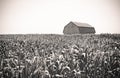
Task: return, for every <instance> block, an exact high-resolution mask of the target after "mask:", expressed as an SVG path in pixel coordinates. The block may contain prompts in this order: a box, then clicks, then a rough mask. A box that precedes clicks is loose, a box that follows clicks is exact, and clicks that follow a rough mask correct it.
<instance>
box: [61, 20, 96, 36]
mask: <svg viewBox="0 0 120 78" xmlns="http://www.w3.org/2000/svg"><path fill="white" fill-rule="evenodd" d="M63 33H64V34H94V33H95V28H94V27H92V26H91V25H89V24H87V23H80V22H70V23H68V24H67V25H66V26H65V27H64V30H63Z"/></svg>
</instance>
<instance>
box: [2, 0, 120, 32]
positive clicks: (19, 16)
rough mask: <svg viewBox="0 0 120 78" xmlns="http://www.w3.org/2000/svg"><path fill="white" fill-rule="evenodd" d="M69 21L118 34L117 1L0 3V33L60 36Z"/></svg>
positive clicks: (119, 10)
mask: <svg viewBox="0 0 120 78" xmlns="http://www.w3.org/2000/svg"><path fill="white" fill-rule="evenodd" d="M70 21H75V22H82V23H88V24H90V25H91V26H93V27H95V30H96V33H97V34H100V33H120V0H0V34H63V29H64V26H65V25H66V24H68V23H69V22H70Z"/></svg>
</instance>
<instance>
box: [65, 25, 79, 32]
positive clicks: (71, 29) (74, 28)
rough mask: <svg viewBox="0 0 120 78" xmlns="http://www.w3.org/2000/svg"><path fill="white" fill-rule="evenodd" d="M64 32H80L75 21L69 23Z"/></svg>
mask: <svg viewBox="0 0 120 78" xmlns="http://www.w3.org/2000/svg"><path fill="white" fill-rule="evenodd" d="M63 33H64V34H78V33H79V29H78V27H77V26H75V25H74V24H73V23H69V24H67V25H66V26H65V28H64V31H63Z"/></svg>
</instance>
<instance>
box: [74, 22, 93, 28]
mask: <svg viewBox="0 0 120 78" xmlns="http://www.w3.org/2000/svg"><path fill="white" fill-rule="evenodd" d="M72 23H73V24H75V25H76V26H79V27H92V26H91V25H89V24H87V23H81V22H72Z"/></svg>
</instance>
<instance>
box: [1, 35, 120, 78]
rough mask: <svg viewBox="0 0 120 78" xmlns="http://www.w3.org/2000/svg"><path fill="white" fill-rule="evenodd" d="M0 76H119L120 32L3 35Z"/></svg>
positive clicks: (15, 77)
mask: <svg viewBox="0 0 120 78" xmlns="http://www.w3.org/2000/svg"><path fill="white" fill-rule="evenodd" d="M0 78H120V35H119V34H100V35H92V34H87V35H85V34H84V35H54V34H49V35H45V34H44V35H30V34H29V35H0Z"/></svg>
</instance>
